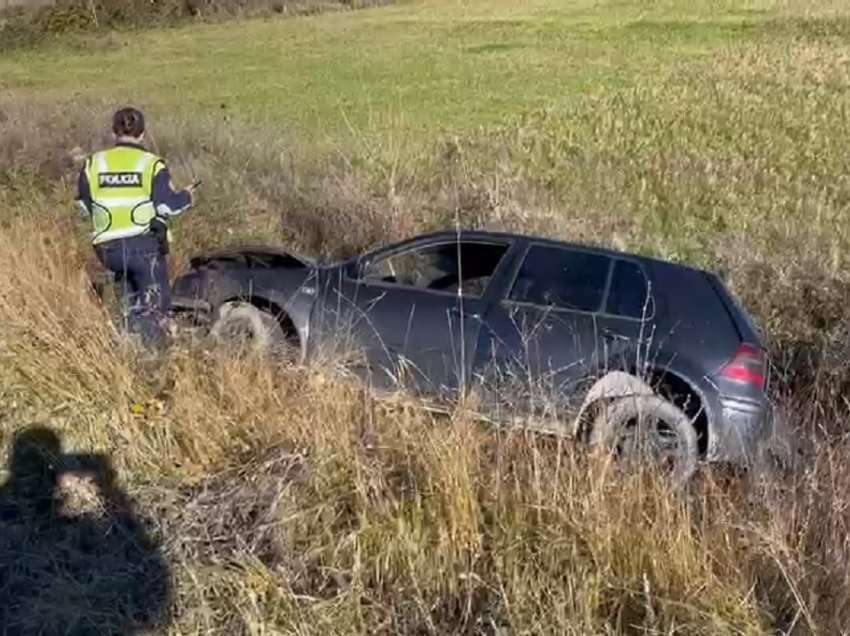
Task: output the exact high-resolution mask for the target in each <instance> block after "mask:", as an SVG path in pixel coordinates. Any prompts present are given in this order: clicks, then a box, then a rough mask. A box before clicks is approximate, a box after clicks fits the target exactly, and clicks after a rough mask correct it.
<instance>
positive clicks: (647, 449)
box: [589, 395, 698, 488]
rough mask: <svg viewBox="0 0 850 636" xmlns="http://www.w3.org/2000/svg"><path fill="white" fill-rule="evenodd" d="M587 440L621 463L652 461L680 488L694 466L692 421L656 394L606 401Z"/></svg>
mask: <svg viewBox="0 0 850 636" xmlns="http://www.w3.org/2000/svg"><path fill="white" fill-rule="evenodd" d="M589 442H590V445H591V447H592V448H596V449H602V450H604V451H605V452H608V453H612V454H613V455H614V456H615V457H616V458H617V459H618V460H620V461H621V462H622V463H624V464H627V465H628V464H632V463H633V462H639V463H642V464H648V463H651V464H654V465H655V466H656V467H658V468H659V469H660V470H662V471H663V472H664V473H665V474H666V475H667V476H668V477H669V479H670V480H671V481H672V483H673V485H674V486H675V487H676V488H681V487H683V486H684V485H685V484H686V483H687V482H688V481H689V480H690V478H691V477H692V476H693V474H694V472H696V469H697V461H698V449H697V435H696V431H695V430H694V427H693V424H692V423H691V420H690V419H689V418H688V416H687V415H685V413H683V412H682V411H681V410H680V409H679V408H678V407H677V406H675V405H674V404H672V403H670V402H668V401H667V400H665V399H664V398H662V397H660V396H657V395H640V396H630V397H623V398H619V399H616V400H613V401H612V402H610V403H608V404H607V405H606V406H605V407H604V408H602V409H600V411H599V413H598V414H597V416H596V418H595V420H594V422H593V427H592V429H591V431H590V438H589Z"/></svg>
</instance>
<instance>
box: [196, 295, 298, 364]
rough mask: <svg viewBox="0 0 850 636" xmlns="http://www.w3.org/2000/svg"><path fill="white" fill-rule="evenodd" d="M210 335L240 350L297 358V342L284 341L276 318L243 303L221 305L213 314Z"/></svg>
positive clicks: (284, 337) (285, 335)
mask: <svg viewBox="0 0 850 636" xmlns="http://www.w3.org/2000/svg"><path fill="white" fill-rule="evenodd" d="M210 336H212V338H213V339H214V340H215V341H217V342H219V343H221V344H223V345H226V346H228V347H234V348H237V349H238V350H241V351H254V352H260V353H270V354H273V355H274V356H275V357H278V356H283V357H286V358H287V359H289V358H292V359H297V358H298V353H299V351H298V346H297V343H293V342H292V339H291V338H287V334H286V333H285V332H284V330H283V328H282V327H281V325H280V322H279V321H278V319H277V317H276V316H274V315H273V314H271V313H269V312H267V311H263V310H262V309H260V308H258V307H255V306H254V305H251V304H248V303H243V302H228V303H224V304H222V305H221V306H220V307H219V308H218V310H217V311H216V315H215V318H214V321H213V325H212V327H211V328H210Z"/></svg>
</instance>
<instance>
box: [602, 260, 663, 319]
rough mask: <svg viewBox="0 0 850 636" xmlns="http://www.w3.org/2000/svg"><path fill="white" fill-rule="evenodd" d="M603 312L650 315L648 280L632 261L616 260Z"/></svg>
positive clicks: (623, 314) (633, 315) (651, 307)
mask: <svg viewBox="0 0 850 636" xmlns="http://www.w3.org/2000/svg"><path fill="white" fill-rule="evenodd" d="M605 312H606V313H609V314H611V315H614V316H623V317H625V318H648V317H650V316H651V315H652V313H653V305H652V299H651V298H650V296H649V282H648V281H647V280H646V276H645V275H644V273H643V270H642V269H641V267H640V265H638V264H637V263H633V262H632V261H624V260H618V261H616V263H615V265H614V276H613V278H612V279H611V290H610V291H609V292H608V300H607V303H606V306H605Z"/></svg>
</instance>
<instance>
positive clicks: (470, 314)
mask: <svg viewBox="0 0 850 636" xmlns="http://www.w3.org/2000/svg"><path fill="white" fill-rule="evenodd" d="M449 313H450V314H451V315H453V316H457V317H459V318H460V317H466V318H473V319H475V320H480V319H481V314H480V313H478V312H477V311H466V310H464V311H463V312H461V310H460V307H450V308H449Z"/></svg>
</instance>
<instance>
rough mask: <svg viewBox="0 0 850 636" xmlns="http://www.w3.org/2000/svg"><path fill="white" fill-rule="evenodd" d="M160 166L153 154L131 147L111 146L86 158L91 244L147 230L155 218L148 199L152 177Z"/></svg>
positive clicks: (160, 162) (134, 234)
mask: <svg viewBox="0 0 850 636" xmlns="http://www.w3.org/2000/svg"><path fill="white" fill-rule="evenodd" d="M164 167H165V162H164V161H163V160H162V159H160V158H159V157H157V156H156V155H155V154H153V153H150V152H147V151H146V150H143V149H141V148H136V147H133V146H115V147H114V148H110V149H108V150H102V151H100V152H96V153H94V154H93V155H92V156H91V157H89V158H88V160H87V161H86V166H85V171H86V178H87V179H88V182H89V188H90V190H91V198H92V202H91V210H90V212H91V219H92V225H93V230H92V243H93V244H95V245H97V244H99V243H106V242H107V241H113V240H115V239H121V238H129V237H132V236H138V235H140V234H144V233H145V232H147V231H148V227H149V226H150V222H151V221H152V220H153V219H154V217H155V216H156V210H155V208H154V203H153V200H152V199H151V197H152V193H153V182H154V177H156V175H157V173H158V172H159V171H160V170H162V169H163V168H164Z"/></svg>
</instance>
